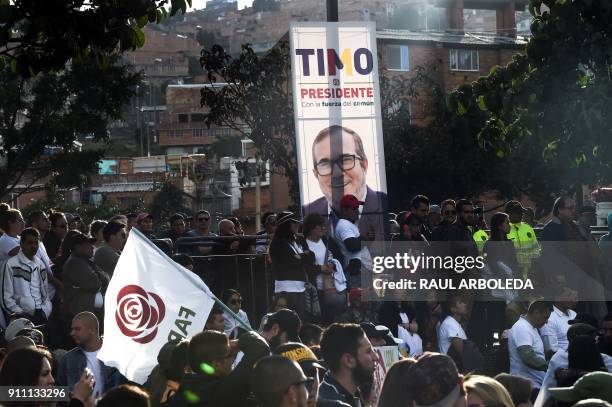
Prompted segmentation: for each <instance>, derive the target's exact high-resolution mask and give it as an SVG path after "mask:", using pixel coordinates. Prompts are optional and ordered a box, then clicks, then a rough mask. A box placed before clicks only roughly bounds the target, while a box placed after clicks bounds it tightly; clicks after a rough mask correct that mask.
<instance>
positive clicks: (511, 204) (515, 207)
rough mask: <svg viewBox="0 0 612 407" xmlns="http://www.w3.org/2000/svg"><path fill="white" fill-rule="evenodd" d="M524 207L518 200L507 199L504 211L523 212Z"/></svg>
mask: <svg viewBox="0 0 612 407" xmlns="http://www.w3.org/2000/svg"><path fill="white" fill-rule="evenodd" d="M525 211H526V209H525V208H524V207H523V205H522V204H521V203H520V202H519V201H508V203H507V204H506V207H505V208H504V212H506V213H514V212H525Z"/></svg>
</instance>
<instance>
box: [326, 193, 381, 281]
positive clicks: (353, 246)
mask: <svg viewBox="0 0 612 407" xmlns="http://www.w3.org/2000/svg"><path fill="white" fill-rule="evenodd" d="M363 204H364V203H363V202H362V201H360V200H359V199H357V197H356V196H355V195H344V196H343V197H342V199H341V200H340V219H339V220H338V222H337V223H336V225H335V227H334V238H335V239H336V241H337V242H338V246H339V247H340V251H341V252H342V255H343V257H344V264H342V267H343V268H344V272H345V274H347V275H348V280H349V286H351V287H361V275H360V273H361V264H362V255H363V256H366V257H368V258H369V257H371V255H370V253H369V251H368V249H367V248H362V239H365V237H363V236H362V235H361V232H360V231H359V227H358V226H357V220H358V219H359V207H360V206H361V205H363ZM373 238H374V233H373V232H372V233H369V234H368V236H367V239H368V240H372V239H373ZM364 250H365V251H367V253H365V251H364Z"/></svg>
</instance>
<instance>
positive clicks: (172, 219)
mask: <svg viewBox="0 0 612 407" xmlns="http://www.w3.org/2000/svg"><path fill="white" fill-rule="evenodd" d="M177 220H185V217H184V216H183V215H181V214H180V213H175V214H174V215H172V216H170V219H168V221H169V222H170V223H172V222H174V221H177Z"/></svg>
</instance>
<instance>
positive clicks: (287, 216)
mask: <svg viewBox="0 0 612 407" xmlns="http://www.w3.org/2000/svg"><path fill="white" fill-rule="evenodd" d="M285 222H295V223H300V219H299V218H298V217H297V216H295V214H294V213H293V212H289V211H286V212H281V213H279V214H278V216H277V217H276V224H277V225H279V226H280V225H282V224H283V223H285Z"/></svg>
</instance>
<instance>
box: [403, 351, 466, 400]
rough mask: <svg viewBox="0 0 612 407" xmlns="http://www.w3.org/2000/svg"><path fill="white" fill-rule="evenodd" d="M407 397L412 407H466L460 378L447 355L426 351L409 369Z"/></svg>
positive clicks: (461, 378) (464, 393)
mask: <svg viewBox="0 0 612 407" xmlns="http://www.w3.org/2000/svg"><path fill="white" fill-rule="evenodd" d="M408 377H409V380H407V381H406V386H407V390H408V394H411V395H412V397H413V399H414V407H434V406H435V407H453V406H456V407H459V406H465V405H466V404H467V398H466V392H465V389H464V387H463V377H462V376H461V375H460V374H459V371H458V370H457V366H455V363H454V362H453V360H452V359H451V358H450V357H449V356H448V355H442V354H440V353H430V352H427V353H425V354H424V355H423V356H421V357H420V358H419V360H417V362H416V363H415V364H414V365H412V366H411V367H410V369H409V370H408Z"/></svg>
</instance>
